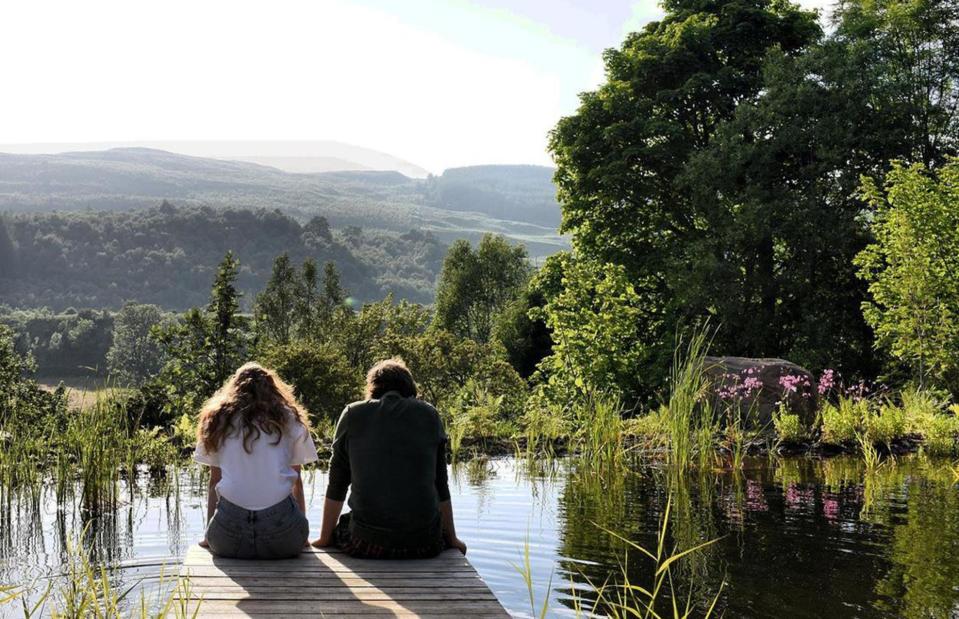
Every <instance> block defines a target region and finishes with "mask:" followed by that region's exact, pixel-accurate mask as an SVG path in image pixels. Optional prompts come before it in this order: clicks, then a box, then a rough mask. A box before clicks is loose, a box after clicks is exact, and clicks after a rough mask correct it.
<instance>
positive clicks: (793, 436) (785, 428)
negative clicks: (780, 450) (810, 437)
mask: <svg viewBox="0 0 959 619" xmlns="http://www.w3.org/2000/svg"><path fill="white" fill-rule="evenodd" d="M773 427H775V429H776V435H777V436H778V437H779V440H781V441H787V442H793V443H798V442H800V441H803V440H805V438H806V429H805V428H804V427H803V424H802V421H801V420H800V419H799V415H795V414H792V413H789V412H787V411H786V410H785V409H780V410H778V411H777V412H776V414H775V416H774V417H773Z"/></svg>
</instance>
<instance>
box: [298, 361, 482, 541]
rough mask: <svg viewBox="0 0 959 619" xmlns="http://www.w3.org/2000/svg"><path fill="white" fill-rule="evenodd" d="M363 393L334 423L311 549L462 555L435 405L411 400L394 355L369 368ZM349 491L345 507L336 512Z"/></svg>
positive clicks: (404, 371) (409, 381) (407, 379)
mask: <svg viewBox="0 0 959 619" xmlns="http://www.w3.org/2000/svg"><path fill="white" fill-rule="evenodd" d="M366 396H367V399H366V400H365V401H362V402H354V403H353V404H350V405H349V406H347V407H346V409H345V410H344V411H343V414H342V415H341V416H340V420H339V422H338V423H337V425H336V437H335V438H334V440H333V455H332V457H331V458H330V479H329V484H328V486H327V489H326V503H325V505H324V508H323V526H322V527H321V531H320V537H319V539H317V540H316V541H315V542H314V543H313V545H314V546H317V547H324V546H331V545H336V546H339V547H340V548H341V549H342V550H344V551H345V552H347V553H348V554H350V555H353V556H362V557H369V558H393V559H404V558H426V557H432V556H435V555H437V554H439V553H440V552H442V550H443V549H444V548H458V549H459V550H460V551H461V552H463V553H464V554H465V553H466V544H464V543H463V542H462V541H461V540H460V539H459V538H458V537H456V529H455V526H454V523H453V508H452V505H451V503H450V491H449V484H448V481H447V476H446V434H445V432H444V431H443V422H442V421H441V419H440V416H439V414H438V413H437V412H436V409H435V408H433V407H432V406H431V405H430V404H428V403H426V402H423V401H422V400H419V399H417V397H416V396H417V389H416V382H415V381H414V380H413V375H412V374H411V373H410V371H409V369H408V368H407V367H406V365H405V364H404V363H403V362H402V360H400V359H388V360H386V361H381V362H380V363H377V364H376V365H374V366H373V367H372V368H371V369H370V371H369V372H368V373H367V375H366ZM351 486H352V492H351V494H350V501H349V504H350V508H351V510H352V511H351V512H349V513H347V514H343V517H342V518H340V513H341V511H342V509H343V502H344V500H345V499H346V493H347V489H349V488H350V487H351Z"/></svg>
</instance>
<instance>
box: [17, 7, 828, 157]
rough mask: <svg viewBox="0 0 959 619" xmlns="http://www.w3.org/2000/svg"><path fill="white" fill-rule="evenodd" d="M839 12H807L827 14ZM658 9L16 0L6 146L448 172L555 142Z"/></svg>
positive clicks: (540, 150)
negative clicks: (314, 154) (192, 150)
mask: <svg viewBox="0 0 959 619" xmlns="http://www.w3.org/2000/svg"><path fill="white" fill-rule="evenodd" d="M828 1H829V0H803V1H802V4H803V5H805V6H809V7H811V6H820V7H821V6H823V5H824V4H826V3H827V2H828ZM658 14H659V9H658V8H657V7H656V5H655V3H654V2H653V1H651V0H641V1H640V2H634V1H628V0H474V1H468V0H449V1H445V2H440V1H438V0H433V1H426V0H360V1H353V2H348V1H343V0H257V1H250V0H164V1H163V2H159V1H156V0H81V1H77V0H3V1H2V4H0V58H2V59H3V61H2V62H0V84H2V85H3V95H2V96H0V119H2V122H0V144H4V143H5V144H11V143H29V142H107V141H108V142H128V141H140V140H143V141H147V140H165V141H171V140H338V141H342V142H347V143H351V144H356V145H360V146H365V147H368V148H373V149H376V150H380V151H384V152H388V153H390V154H392V155H395V156H397V157H400V158H403V159H406V160H408V161H411V162H413V163H415V164H417V165H420V166H423V167H425V168H427V169H429V170H430V171H433V172H440V171H442V170H443V169H444V168H448V167H454V166H460V165H471V164H480V163H537V164H549V163H550V160H549V156H548V155H547V153H546V134H547V132H548V131H549V129H550V128H551V127H552V126H553V125H554V124H555V122H556V120H557V119H558V118H559V117H560V116H562V115H564V114H569V113H571V112H572V111H573V110H575V107H576V103H577V98H576V95H577V93H579V92H581V91H583V90H587V89H590V88H593V87H595V86H596V85H597V84H598V83H599V82H600V80H601V79H602V62H601V59H600V53H601V51H602V50H603V49H604V48H606V47H611V46H615V45H618V44H619V43H620V42H621V40H622V37H623V35H624V34H625V33H626V32H628V31H629V30H632V29H636V28H638V27H639V26H641V25H642V24H643V23H645V22H647V21H649V20H650V19H653V18H655V17H656V16H657V15H658Z"/></svg>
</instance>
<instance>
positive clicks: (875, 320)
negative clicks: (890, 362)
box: [856, 160, 959, 393]
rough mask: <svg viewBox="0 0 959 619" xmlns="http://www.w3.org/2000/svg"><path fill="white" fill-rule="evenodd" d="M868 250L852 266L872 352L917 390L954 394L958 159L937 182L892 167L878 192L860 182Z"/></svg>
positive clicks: (957, 373) (958, 380) (958, 318)
mask: <svg viewBox="0 0 959 619" xmlns="http://www.w3.org/2000/svg"><path fill="white" fill-rule="evenodd" d="M864 193H865V194H866V196H867V198H868V200H869V203H870V204H871V205H872V206H873V207H874V209H875V213H874V217H873V220H872V230H873V232H874V234H875V236H876V241H875V243H873V244H871V245H869V246H868V247H867V248H866V249H865V250H864V251H863V252H862V253H861V254H860V255H859V256H858V257H857V259H856V263H857V264H858V265H859V266H860V275H861V277H863V278H864V279H865V280H866V281H868V282H869V295H870V299H869V301H868V302H867V303H865V305H864V311H865V316H866V320H867V321H868V322H869V324H870V325H871V326H872V327H873V329H875V332H876V345H877V346H879V347H882V348H883V349H885V350H886V351H888V352H889V354H890V355H891V356H892V357H893V358H895V359H896V360H898V361H899V362H901V363H904V364H906V365H907V366H909V367H910V368H911V370H912V374H913V377H914V378H915V379H916V380H917V381H918V383H919V386H920V388H921V387H923V386H932V385H935V386H940V387H945V388H948V389H950V390H951V391H952V392H953V393H959V360H957V355H956V351H957V350H959V277H957V274H959V160H953V161H951V162H950V163H948V164H947V165H945V166H944V167H943V168H942V169H940V170H939V172H938V174H937V175H936V176H932V175H930V174H928V173H927V172H926V170H925V168H924V167H923V166H921V165H919V164H916V165H913V166H910V167H903V166H901V165H898V164H897V165H894V166H893V169H892V171H891V172H890V173H889V175H888V176H887V178H886V184H885V189H884V190H880V189H879V188H878V187H877V186H876V184H875V183H874V182H872V181H868V180H867V181H866V182H865V185H864Z"/></svg>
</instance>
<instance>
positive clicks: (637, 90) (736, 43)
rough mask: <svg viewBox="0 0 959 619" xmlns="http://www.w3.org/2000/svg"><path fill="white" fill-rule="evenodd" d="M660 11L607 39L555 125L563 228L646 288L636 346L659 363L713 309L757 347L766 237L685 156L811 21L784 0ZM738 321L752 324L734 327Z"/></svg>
mask: <svg viewBox="0 0 959 619" xmlns="http://www.w3.org/2000/svg"><path fill="white" fill-rule="evenodd" d="M665 9H666V14H665V16H664V18H663V19H662V20H661V21H657V22H652V23H650V24H647V25H646V26H645V27H644V28H643V29H642V30H641V31H640V32H636V33H632V34H630V35H628V36H627V38H626V40H625V42H624V43H623V44H622V46H621V47H620V48H619V49H611V50H607V52H606V53H605V56H604V60H605V65H606V82H605V83H604V84H603V85H601V86H600V87H599V89H597V90H596V91H594V92H588V93H585V94H583V95H581V103H580V107H579V109H578V110H577V112H576V114H574V115H572V116H569V117H566V118H563V119H562V120H561V121H560V122H559V123H558V124H557V126H556V128H555V129H554V130H553V133H552V135H551V140H550V150H551V151H552V153H553V156H554V159H555V160H556V163H557V166H558V170H557V174H556V181H557V184H558V186H559V198H560V203H561V205H562V208H563V227H562V229H563V231H565V232H570V233H572V235H573V242H574V247H575V248H576V250H577V252H578V253H579V254H580V256H581V257H582V258H583V259H589V260H596V261H599V262H601V263H612V264H615V265H618V266H620V267H622V268H623V269H624V273H625V276H626V277H628V279H629V281H631V282H632V283H633V285H634V286H635V287H636V289H637V291H640V293H641V294H642V295H643V296H644V297H645V299H644V301H645V305H646V306H647V307H649V308H650V310H652V311H649V312H647V313H648V316H645V317H644V318H645V320H643V322H641V323H640V324H639V325H638V326H637V335H638V337H637V339H636V340H634V341H635V344H636V346H637V348H639V349H645V350H656V352H657V353H658V356H659V358H660V359H661V360H662V361H664V362H666V359H668V355H669V348H670V338H669V334H670V333H671V332H674V331H675V329H676V326H677V325H678V324H680V323H681V322H682V321H684V319H686V318H688V317H689V316H690V315H693V316H697V317H698V316H704V315H707V314H709V313H719V321H720V322H721V324H723V326H724V329H728V332H727V335H726V337H728V339H729V341H730V342H731V343H735V342H741V343H740V344H739V345H738V346H735V347H733V348H730V350H729V352H730V353H740V352H741V353H751V352H755V353H760V352H763V351H759V350H753V351H751V350H749V349H748V347H749V346H750V344H751V343H752V341H751V340H752V338H754V337H756V335H757V334H756V333H754V332H755V331H756V329H755V326H756V325H766V324H769V323H768V318H769V316H767V313H768V312H767V310H768V308H770V307H772V306H774V305H775V303H776V301H777V298H776V296H775V293H776V292H777V291H776V290H775V288H774V286H773V282H772V281H770V280H771V278H772V277H773V274H774V273H775V268H776V266H777V262H778V261H777V260H776V258H777V256H775V255H774V254H775V249H776V247H775V244H774V243H773V239H774V235H773V234H772V231H771V230H769V226H768V224H765V225H764V222H762V221H757V222H756V223H755V225H751V226H750V228H751V229H750V228H746V227H744V226H742V225H739V224H738V223H737V221H736V220H737V219H738V218H739V216H738V215H737V213H738V211H737V208H738V206H739V205H737V204H725V203H724V201H718V200H717V199H716V196H715V195H713V196H712V199H702V200H700V199H699V198H700V196H702V195H703V194H705V193H707V191H708V188H707V187H702V186H699V185H702V184H704V183H705V182H706V180H707V179H702V180H700V179H698V175H697V173H696V171H695V170H696V168H697V167H698V166H697V165H696V159H695V156H696V155H697V154H698V153H701V152H704V151H705V150H706V149H708V148H710V146H711V145H712V144H713V143H714V141H715V140H717V139H718V138H717V134H718V132H719V130H720V127H721V126H722V125H723V123H724V122H728V121H730V120H731V119H732V118H733V116H734V114H735V111H736V109H737V107H738V106H742V105H745V104H747V103H749V102H750V101H754V100H755V99H757V98H758V97H760V95H761V93H762V92H763V88H764V84H763V73H762V67H763V62H764V60H765V58H766V57H767V55H768V54H769V53H770V51H771V50H774V49H779V50H782V51H783V52H784V53H787V54H795V53H798V52H800V51H801V50H802V49H803V48H804V47H806V46H807V45H809V44H811V43H813V42H815V41H816V40H817V39H818V37H819V35H820V30H819V27H818V25H817V23H816V18H815V15H814V14H812V13H810V12H806V11H802V10H800V9H799V8H798V7H796V5H793V4H789V3H780V2H766V1H763V0H733V1H728V2H721V3H693V2H671V3H668V4H666V5H665ZM726 173H727V172H726V171H725V170H717V171H716V172H714V173H713V174H711V176H715V175H720V174H726ZM763 206H765V204H764V205H763ZM757 208H758V207H757ZM753 210H754V209H750V212H747V213H744V214H743V215H742V217H743V218H744V219H745V218H748V217H750V213H751V212H752V211H753ZM768 212H769V211H767V213H768ZM737 274H739V277H741V278H742V279H741V280H740V281H736V280H735V277H736V276H737ZM717 289H721V292H722V294H721V295H717V294H715V293H716V291H717ZM691 301H694V303H690V302H691ZM664 318H666V319H668V320H664ZM746 321H749V322H748V323H746ZM744 323H746V324H748V325H749V326H750V327H753V328H752V329H749V330H743V331H740V330H738V329H737V328H736V327H737V326H739V325H740V324H744ZM776 326H778V324H777V325H776ZM724 352H726V351H725V350H724ZM766 352H770V353H771V352H773V351H772V350H769V351H766ZM777 352H778V351H777ZM666 363H668V362H666ZM666 363H663V365H662V366H661V367H659V368H657V370H658V371H659V372H661V374H660V377H664V376H665V374H666V370H667V367H666Z"/></svg>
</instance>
